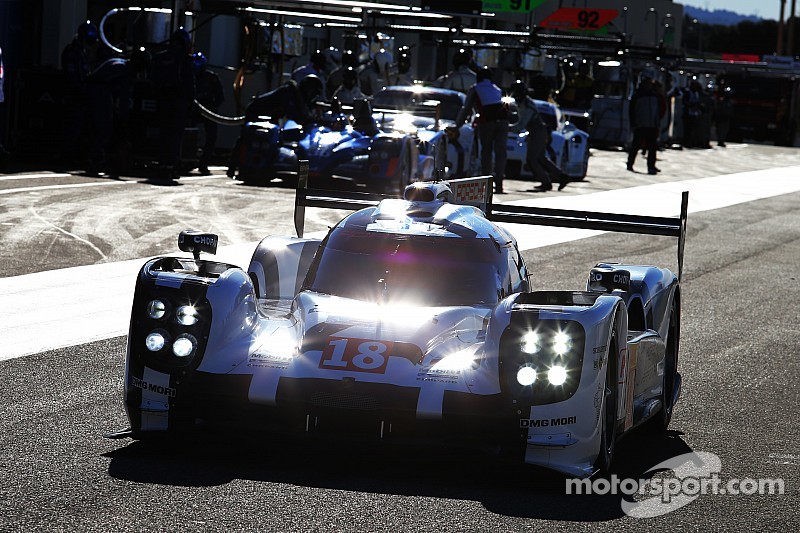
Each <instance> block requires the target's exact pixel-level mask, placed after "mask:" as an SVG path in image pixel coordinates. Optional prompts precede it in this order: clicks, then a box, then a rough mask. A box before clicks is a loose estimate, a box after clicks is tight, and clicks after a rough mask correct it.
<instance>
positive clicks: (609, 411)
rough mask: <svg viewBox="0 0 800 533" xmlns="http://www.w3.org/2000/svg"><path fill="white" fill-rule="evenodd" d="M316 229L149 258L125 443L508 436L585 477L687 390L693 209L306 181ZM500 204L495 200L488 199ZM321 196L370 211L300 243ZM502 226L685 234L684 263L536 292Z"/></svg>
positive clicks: (465, 187) (476, 187)
mask: <svg viewBox="0 0 800 533" xmlns="http://www.w3.org/2000/svg"><path fill="white" fill-rule="evenodd" d="M300 174H301V177H300V180H299V182H300V185H299V187H298V190H297V197H296V206H297V208H296V209H297V211H296V216H295V223H296V225H297V229H298V235H300V236H299V237H297V238H295V237H277V236H270V237H266V238H265V239H264V240H262V241H261V242H260V244H258V246H257V247H256V249H255V251H254V253H253V256H252V260H251V261H250V264H249V266H247V267H246V268H240V267H238V266H235V265H231V264H225V263H220V262H215V261H210V260H204V259H200V252H201V251H204V252H210V253H214V252H215V250H216V245H217V237H216V236H215V235H213V234H204V233H199V232H183V233H181V235H180V237H179V247H180V248H181V250H183V251H186V252H192V253H193V255H194V257H191V256H190V257H158V258H155V259H152V260H149V261H147V263H146V264H145V265H144V266H143V267H142V269H141V271H140V273H139V275H138V277H137V280H136V290H135V295H134V301H133V308H132V316H131V324H130V332H129V336H128V350H127V360H126V365H125V379H124V404H125V408H126V411H127V414H128V419H129V422H130V428H128V429H127V430H123V431H120V432H118V433H116V434H113V435H110V436H111V437H117V438H122V437H133V438H144V437H148V436H149V437H152V436H158V435H160V436H163V437H170V436H173V435H176V434H180V433H182V432H185V431H189V430H191V431H198V430H200V431H207V430H209V429H211V428H214V427H216V426H220V427H223V428H230V427H231V425H234V426H235V425H237V424H241V425H242V426H243V427H246V428H282V429H283V430H287V429H288V430H290V431H297V432H300V433H307V434H310V435H315V434H326V435H329V436H334V437H338V438H343V439H354V438H355V439H376V438H380V439H384V440H392V441H401V442H402V441H404V439H406V438H409V437H412V438H415V439H417V438H428V439H435V440H447V439H454V441H455V442H457V443H459V444H460V445H464V444H475V445H483V444H486V443H487V442H489V443H492V444H493V445H494V447H495V448H496V447H497V446H500V448H501V449H503V450H504V451H505V452H507V453H508V454H509V456H511V457H513V458H515V459H516V460H518V461H519V462H520V463H522V462H524V463H529V464H535V465H540V466H544V467H547V468H550V469H554V470H557V471H559V472H562V473H566V474H568V475H572V476H579V477H584V476H589V475H591V474H592V473H594V472H595V471H596V470H598V469H601V470H607V469H608V468H609V467H610V465H611V461H612V458H613V456H614V451H615V443H616V440H617V437H618V436H620V435H621V434H623V433H627V432H628V431H630V430H631V429H633V428H635V427H637V426H641V425H643V424H648V425H649V426H651V427H652V428H653V429H654V430H657V431H663V430H665V429H666V427H667V425H668V424H669V422H670V418H671V416H672V411H673V407H674V405H675V403H676V401H677V400H678V396H679V392H680V388H681V377H680V374H679V373H678V370H677V368H678V367H677V365H678V344H679V337H680V316H681V287H680V283H679V279H680V270H681V265H682V259H683V242H684V238H685V232H686V205H687V203H688V193H684V197H683V205H682V210H681V216H680V218H661V217H644V216H631V215H619V214H604V213H589V212H582V211H581V212H579V211H567V210H550V209H541V208H529V207H521V206H510V205H494V206H493V205H492V204H491V200H490V199H489V198H487V196H488V195H489V193H490V191H491V183H490V178H472V179H469V178H467V179H460V180H454V181H451V182H449V183H448V182H416V183H413V184H411V185H409V186H408V187H407V188H406V190H405V193H404V198H402V199H401V198H394V199H382V200H380V199H378V198H376V197H375V196H374V195H367V194H365V193H354V192H345V193H338V192H337V193H335V194H333V193H331V192H330V191H318V190H310V189H306V188H305V183H306V178H303V177H302V171H301V172H300ZM487 199H488V203H487ZM305 206H314V207H331V208H339V209H359V210H358V211H357V212H355V213H353V214H351V215H349V216H347V217H345V218H344V219H343V220H342V221H341V222H339V223H338V224H336V225H335V226H334V227H333V228H331V229H330V230H329V232H328V233H327V236H325V238H324V239H312V238H302V233H303V231H302V225H303V217H304V215H303V213H304V209H305ZM497 222H512V223H515V224H526V223H529V224H545V225H562V226H563V225H566V226H569V227H582V228H592V229H602V230H606V231H626V232H638V233H647V234H655V235H667V236H674V237H678V238H679V246H678V266H679V268H678V272H679V274H678V275H675V274H673V273H672V272H671V271H669V270H667V269H663V268H657V267H655V266H647V265H623V264H598V265H596V266H595V267H594V268H592V269H591V271H590V272H589V276H588V281H587V284H586V287H585V290H577V291H536V292H531V284H530V283H531V277H532V275H533V273H532V272H531V271H529V270H528V268H527V266H526V265H525V261H524V260H523V258H522V256H521V255H520V253H519V250H518V249H517V244H516V241H515V239H514V237H513V236H512V235H511V234H510V233H509V231H508V230H507V229H506V228H505V227H504V226H502V225H499V224H497Z"/></svg>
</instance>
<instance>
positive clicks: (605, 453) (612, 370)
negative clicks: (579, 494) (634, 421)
mask: <svg viewBox="0 0 800 533" xmlns="http://www.w3.org/2000/svg"><path fill="white" fill-rule="evenodd" d="M608 347H609V358H608V362H607V363H606V377H605V384H604V385H603V408H602V410H601V414H600V451H599V452H598V453H597V459H596V460H595V467H596V468H597V469H598V470H600V471H601V472H608V471H609V470H611V464H612V463H613V461H614V451H615V450H616V447H617V361H616V359H615V356H616V354H618V353H619V349H618V347H617V333H616V331H615V330H612V331H611V339H610V342H609V343H608Z"/></svg>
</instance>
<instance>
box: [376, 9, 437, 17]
mask: <svg viewBox="0 0 800 533" xmlns="http://www.w3.org/2000/svg"><path fill="white" fill-rule="evenodd" d="M378 14H380V15H387V16H390V17H413V18H428V19H451V18H453V17H452V16H451V15H443V14H441V13H422V12H420V11H413V12H410V13H407V12H397V11H383V10H381V11H378Z"/></svg>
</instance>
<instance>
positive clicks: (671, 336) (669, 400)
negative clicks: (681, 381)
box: [644, 302, 680, 435]
mask: <svg viewBox="0 0 800 533" xmlns="http://www.w3.org/2000/svg"><path fill="white" fill-rule="evenodd" d="M679 345H680V319H679V314H678V305H677V304H676V302H673V303H672V307H671V308H670V311H669V329H668V330H667V343H666V351H665V353H664V382H663V383H662V387H661V409H659V410H658V412H657V413H656V414H655V415H653V417H652V418H650V419H649V420H647V421H646V422H645V423H644V427H645V428H646V430H647V432H648V433H650V434H652V435H663V434H665V433H666V432H667V429H668V428H669V423H670V421H671V420H672V412H673V410H674V408H675V401H674V400H675V381H676V377H677V374H678V347H679Z"/></svg>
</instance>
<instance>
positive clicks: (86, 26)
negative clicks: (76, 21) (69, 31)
mask: <svg viewBox="0 0 800 533" xmlns="http://www.w3.org/2000/svg"><path fill="white" fill-rule="evenodd" d="M77 34H78V40H80V41H81V42H82V43H83V44H85V45H87V46H90V45H93V44H95V43H96V42H97V41H98V40H99V39H100V30H98V29H97V26H95V25H94V24H92V22H91V21H88V20H87V21H86V22H83V23H81V25H80V26H78V31H77Z"/></svg>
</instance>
